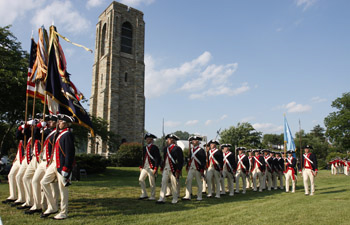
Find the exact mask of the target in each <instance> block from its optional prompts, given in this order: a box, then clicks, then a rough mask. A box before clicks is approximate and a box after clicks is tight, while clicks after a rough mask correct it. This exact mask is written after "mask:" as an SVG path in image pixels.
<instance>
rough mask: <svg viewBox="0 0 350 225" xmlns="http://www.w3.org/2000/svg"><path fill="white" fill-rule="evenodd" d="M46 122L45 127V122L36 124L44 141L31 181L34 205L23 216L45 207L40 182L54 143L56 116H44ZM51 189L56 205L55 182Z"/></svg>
mask: <svg viewBox="0 0 350 225" xmlns="http://www.w3.org/2000/svg"><path fill="white" fill-rule="evenodd" d="M46 121H47V126H46V122H41V123H38V124H37V127H38V128H41V129H42V130H41V132H44V139H43V140H44V143H43V149H42V151H41V152H40V153H39V157H38V160H39V161H38V166H37V168H36V170H35V173H34V175H33V179H32V188H33V198H34V205H33V206H32V207H31V208H30V209H29V210H27V211H25V214H33V213H36V212H42V210H43V209H44V208H46V206H47V204H46V199H45V195H44V192H42V191H41V184H40V181H41V180H42V178H43V177H44V175H45V171H46V167H47V164H48V159H50V158H51V153H52V147H53V143H54V136H55V134H56V123H57V116H56V115H50V116H46ZM51 187H52V190H53V193H52V194H53V197H54V199H55V200H56V204H57V199H58V193H59V191H58V185H57V182H54V183H51Z"/></svg>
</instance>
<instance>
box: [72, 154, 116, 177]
mask: <svg viewBox="0 0 350 225" xmlns="http://www.w3.org/2000/svg"><path fill="white" fill-rule="evenodd" d="M75 161H76V163H77V166H78V167H79V168H80V169H85V170H86V172H87V173H88V174H92V173H101V172H104V171H105V170H106V167H107V166H108V165H109V164H110V163H109V160H108V159H106V158H104V157H102V156H100V155H95V154H78V155H76V156H75Z"/></svg>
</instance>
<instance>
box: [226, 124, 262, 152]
mask: <svg viewBox="0 0 350 225" xmlns="http://www.w3.org/2000/svg"><path fill="white" fill-rule="evenodd" d="M261 135H262V133H261V132H258V131H256V130H255V129H254V128H253V126H252V125H251V124H250V123H242V124H241V123H238V124H237V126H236V127H234V126H231V127H230V128H228V129H225V130H223V131H222V132H221V133H220V143H228V144H231V145H232V146H245V147H248V148H250V147H258V146H260V145H261V141H260V139H261Z"/></svg>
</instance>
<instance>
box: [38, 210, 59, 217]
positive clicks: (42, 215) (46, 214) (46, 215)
mask: <svg viewBox="0 0 350 225" xmlns="http://www.w3.org/2000/svg"><path fill="white" fill-rule="evenodd" d="M55 213H57V211H56V212H52V213H41V215H40V218H47V217H49V216H50V215H52V214H55Z"/></svg>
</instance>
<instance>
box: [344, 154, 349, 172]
mask: <svg viewBox="0 0 350 225" xmlns="http://www.w3.org/2000/svg"><path fill="white" fill-rule="evenodd" d="M349 169H350V161H349V160H348V159H347V158H345V166H344V174H345V175H346V176H349Z"/></svg>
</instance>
